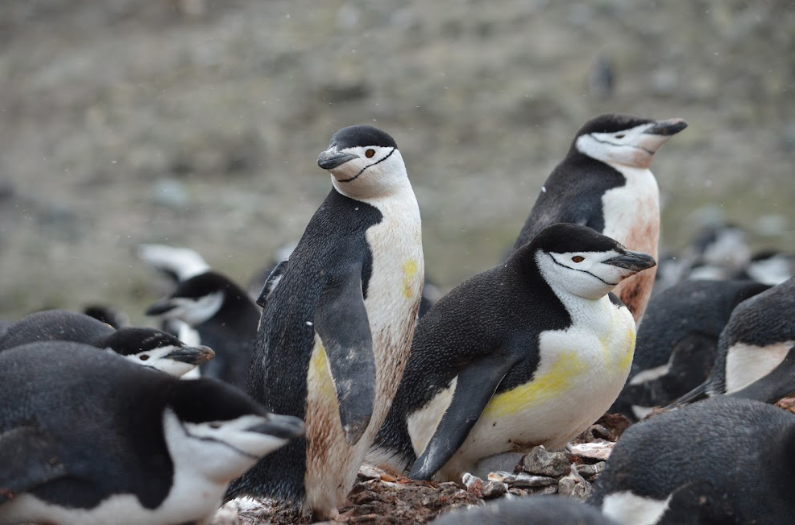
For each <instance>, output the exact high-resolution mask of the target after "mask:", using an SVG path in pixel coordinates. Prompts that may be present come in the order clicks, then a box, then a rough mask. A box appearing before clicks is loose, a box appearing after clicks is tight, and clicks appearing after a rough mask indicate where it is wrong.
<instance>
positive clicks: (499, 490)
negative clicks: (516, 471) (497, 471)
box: [483, 481, 508, 499]
mask: <svg viewBox="0 0 795 525" xmlns="http://www.w3.org/2000/svg"><path fill="white" fill-rule="evenodd" d="M507 492H508V486H507V485H506V484H505V483H503V482H501V481H487V482H486V484H485V485H484V486H483V499H494V498H499V497H501V496H504V495H505V494H506V493H507Z"/></svg>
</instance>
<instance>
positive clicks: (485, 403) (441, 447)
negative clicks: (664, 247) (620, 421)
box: [368, 224, 655, 481]
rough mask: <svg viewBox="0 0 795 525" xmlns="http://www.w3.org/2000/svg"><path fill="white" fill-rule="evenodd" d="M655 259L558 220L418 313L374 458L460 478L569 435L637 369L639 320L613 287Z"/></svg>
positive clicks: (420, 475)
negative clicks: (498, 458) (493, 459)
mask: <svg viewBox="0 0 795 525" xmlns="http://www.w3.org/2000/svg"><path fill="white" fill-rule="evenodd" d="M654 264H655V262H654V259H653V258H652V257H651V256H649V255H646V254H642V253H638V252H632V251H629V250H626V249H625V248H624V247H623V246H621V245H620V244H619V243H618V242H616V241H614V240H613V239H610V238H608V237H606V236H604V235H601V234H599V233H597V232H595V231H594V230H592V229H590V228H587V227H585V226H577V225H574V224H556V225H553V226H549V227H548V228H546V229H545V230H543V231H542V232H541V233H540V234H538V235H537V236H536V238H535V239H533V241H532V242H530V243H528V244H526V245H525V246H522V247H521V248H519V249H518V250H516V251H515V252H514V253H513V255H512V256H511V257H510V258H509V259H508V260H507V261H506V262H505V263H503V264H501V265H499V266H497V267H495V268H493V269H491V270H488V271H486V272H483V273H480V274H478V275H476V276H474V277H472V278H471V279H469V280H467V281H465V282H464V283H463V284H461V285H459V286H458V287H456V288H455V289H454V290H453V291H451V292H450V293H449V294H447V295H446V296H445V297H443V298H442V299H441V300H440V301H439V302H438V303H437V304H436V306H434V307H433V308H432V309H431V311H430V312H428V314H427V315H426V316H425V317H423V319H422V321H420V323H419V325H418V327H417V331H416V333H415V337H414V342H413V344H412V348H411V357H410V359H409V363H408V365H407V367H406V371H405V374H404V376H403V379H402V380H401V384H400V388H399V390H398V393H397V395H396V396H395V400H394V402H393V404H392V409H391V410H390V412H389V415H388V416H387V420H386V422H385V423H384V426H383V427H382V428H381V430H380V432H379V434H378V438H377V441H376V443H375V446H374V447H373V450H372V451H371V453H370V454H369V456H368V461H369V462H371V463H374V464H376V465H378V466H380V467H382V468H385V469H388V470H391V471H394V472H397V473H402V472H404V471H405V470H406V469H407V468H409V467H411V471H410V474H409V475H410V477H412V478H415V479H430V478H431V477H432V476H434V475H435V474H436V476H435V477H436V478H437V479H444V480H456V481H460V476H461V474H462V473H463V472H465V471H466V472H472V473H474V474H475V475H482V476H485V475H486V474H488V473H487V472H484V473H480V472H479V471H478V470H477V464H478V463H479V462H480V461H481V460H483V459H485V458H487V457H489V456H493V455H496V454H502V453H511V454H512V455H514V456H517V457H516V459H518V456H519V455H521V453H523V452H527V451H529V450H530V449H531V448H532V447H534V446H536V445H544V446H545V447H547V448H549V449H559V448H561V447H563V446H565V445H566V443H567V442H568V441H569V440H570V439H571V438H572V437H574V436H575V435H577V434H578V433H579V432H581V431H582V430H584V429H585V428H586V427H587V426H588V425H590V424H591V423H593V422H594V421H595V420H596V419H598V418H599V417H600V416H601V415H602V414H603V413H604V412H605V410H607V408H608V407H609V406H610V404H611V403H612V402H613V401H614V400H615V398H616V396H617V395H618V393H619V391H620V390H621V387H622V386H623V384H624V381H625V380H626V377H627V374H628V373H629V369H630V364H631V362H632V353H633V349H634V347H635V323H634V320H633V318H632V315H631V314H630V312H629V310H628V309H627V308H626V307H625V306H624V305H623V303H621V302H620V301H619V300H618V299H617V298H616V297H615V296H614V295H612V294H610V291H611V290H612V289H613V288H614V287H615V286H616V285H617V284H618V283H619V282H620V281H622V280H623V279H626V278H628V277H629V276H631V275H634V274H635V273H637V272H639V271H642V270H646V269H649V268H651V267H653V266H654ZM415 454H416V455H418V456H419V458H418V459H417V460H416V462H414V458H415ZM508 459H509V460H510V458H508ZM412 463H413V466H412ZM513 466H515V463H513V464H511V465H506V467H507V469H512V468H513ZM437 472H438V474H437Z"/></svg>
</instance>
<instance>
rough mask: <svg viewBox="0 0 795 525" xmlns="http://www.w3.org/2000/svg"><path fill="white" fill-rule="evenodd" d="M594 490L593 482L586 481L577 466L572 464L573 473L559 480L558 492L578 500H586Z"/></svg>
mask: <svg viewBox="0 0 795 525" xmlns="http://www.w3.org/2000/svg"><path fill="white" fill-rule="evenodd" d="M591 492H593V489H592V488H591V484H590V483H588V482H587V481H585V479H583V477H582V476H580V474H579V473H578V472H577V467H574V466H572V469H571V474H569V475H568V476H565V477H563V478H561V480H560V482H558V493H559V494H560V495H562V496H568V497H570V498H572V499H576V500H578V501H585V500H587V499H588V497H589V496H590V495H591Z"/></svg>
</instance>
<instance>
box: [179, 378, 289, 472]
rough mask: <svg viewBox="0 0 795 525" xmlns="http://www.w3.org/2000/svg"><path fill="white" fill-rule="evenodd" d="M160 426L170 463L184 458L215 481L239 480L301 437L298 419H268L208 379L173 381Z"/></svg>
mask: <svg viewBox="0 0 795 525" xmlns="http://www.w3.org/2000/svg"><path fill="white" fill-rule="evenodd" d="M165 423H166V427H167V428H166V439H167V441H168V445H169V450H170V452H171V455H172V457H176V461H175V462H176V463H179V459H180V458H184V459H185V460H186V462H187V463H188V464H189V465H191V468H192V469H194V470H195V471H198V472H196V474H200V475H203V476H205V477H207V478H210V479H214V480H217V481H228V480H231V479H233V478H235V477H237V476H239V475H241V474H242V473H243V472H245V471H246V470H248V469H249V468H251V467H252V466H253V465H254V463H256V462H257V461H258V460H259V459H260V458H261V457H263V456H265V455H266V454H268V453H270V452H272V451H273V450H276V449H277V448H279V447H281V446H283V445H284V444H286V443H287V442H288V441H289V440H290V439H293V438H296V437H300V436H303V435H304V423H303V421H301V420H300V419H299V418H297V417H293V416H280V415H276V414H271V413H269V412H267V411H266V410H265V409H264V408H263V407H262V406H260V405H258V404H257V403H255V402H254V401H253V400H251V399H250V398H249V397H248V396H247V395H246V394H244V393H243V392H241V391H240V390H238V389H237V388H235V387H233V386H231V385H227V384H225V383H221V382H220V381H215V380H213V379H195V380H190V381H176V382H174V385H173V388H172V390H171V392H170V395H169V399H168V401H167V403H166V414H165ZM169 426H170V427H171V428H168V427H169Z"/></svg>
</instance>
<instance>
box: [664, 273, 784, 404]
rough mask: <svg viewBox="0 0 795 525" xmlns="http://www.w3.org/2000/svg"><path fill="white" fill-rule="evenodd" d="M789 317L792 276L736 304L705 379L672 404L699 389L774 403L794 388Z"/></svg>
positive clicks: (696, 395) (697, 395) (697, 393)
mask: <svg viewBox="0 0 795 525" xmlns="http://www.w3.org/2000/svg"><path fill="white" fill-rule="evenodd" d="M793 319H795V277H793V278H790V279H789V280H788V281H785V282H783V283H781V284H779V285H778V286H774V287H772V288H770V289H768V290H767V291H764V292H762V293H760V294H758V295H755V296H753V297H751V298H750V299H747V300H745V301H743V302H742V303H740V304H739V305H738V306H737V308H735V309H734V310H733V311H732V315H731V318H730V319H729V322H728V323H727V324H726V327H725V328H724V329H723V332H721V335H720V340H719V341H718V355H717V357H716V358H715V365H714V366H713V367H712V372H711V373H710V376H709V379H707V380H706V381H705V382H704V383H702V384H701V385H699V386H698V387H696V388H694V389H693V390H692V391H690V392H689V393H687V394H685V395H684V396H682V397H681V398H679V399H678V400H676V401H674V402H673V403H672V405H673V406H678V405H681V404H683V403H687V402H690V401H695V400H696V399H699V398H701V397H702V396H703V395H704V394H706V395H708V396H710V397H713V396H718V395H721V394H732V395H735V396H737V397H744V398H747V399H755V400H757V401H764V402H767V403H775V402H776V401H778V400H779V399H781V398H782V397H785V396H787V395H789V394H791V393H793V392H795V322H793Z"/></svg>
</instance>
